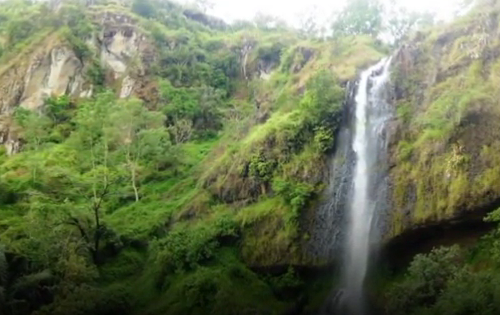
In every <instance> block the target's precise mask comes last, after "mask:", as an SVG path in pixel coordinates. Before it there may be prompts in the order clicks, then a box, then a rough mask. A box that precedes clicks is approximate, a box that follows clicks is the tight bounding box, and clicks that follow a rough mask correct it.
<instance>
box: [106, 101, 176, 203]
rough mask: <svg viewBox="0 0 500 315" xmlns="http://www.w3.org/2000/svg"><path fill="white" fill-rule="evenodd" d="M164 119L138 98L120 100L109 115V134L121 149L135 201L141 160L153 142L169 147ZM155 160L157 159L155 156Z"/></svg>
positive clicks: (150, 148) (137, 198)
mask: <svg viewBox="0 0 500 315" xmlns="http://www.w3.org/2000/svg"><path fill="white" fill-rule="evenodd" d="M163 120H164V118H163V115H162V114H161V113H159V112H152V111H149V110H148V109H146V107H144V106H143V104H142V102H141V101H140V100H138V99H127V100H121V101H119V102H118V104H117V105H116V106H115V107H114V108H113V112H112V113H111V115H110V116H109V122H108V126H110V127H108V132H109V134H110V135H111V138H112V140H113V142H114V143H115V144H116V145H118V146H119V147H120V149H119V150H118V152H119V154H121V155H122V156H124V158H125V162H126V165H127V168H128V171H129V174H130V181H131V184H132V188H133V190H134V195H135V201H136V202H137V201H139V190H138V178H137V177H138V169H139V166H140V162H141V160H142V158H143V157H144V156H145V155H147V154H148V153H151V152H150V151H149V152H148V150H152V149H154V148H153V147H152V143H156V144H158V145H162V143H159V141H158V140H159V139H162V140H163V141H165V142H166V143H168V144H170V143H169V139H168V138H167V137H166V135H167V134H168V133H167V130H166V129H165V127H163ZM151 130H155V132H151ZM164 153H165V152H164ZM155 157H158V154H157V153H156V154H155Z"/></svg>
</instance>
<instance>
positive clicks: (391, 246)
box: [379, 198, 500, 270]
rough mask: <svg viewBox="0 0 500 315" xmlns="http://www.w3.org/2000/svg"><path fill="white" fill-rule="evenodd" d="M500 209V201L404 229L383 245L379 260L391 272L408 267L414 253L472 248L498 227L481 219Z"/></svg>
mask: <svg viewBox="0 0 500 315" xmlns="http://www.w3.org/2000/svg"><path fill="white" fill-rule="evenodd" d="M499 207H500V198H499V199H496V200H495V201H494V202H492V203H490V204H488V205H486V206H484V207H480V208H477V209H475V210H471V211H467V212H465V211H464V212H461V213H459V214H458V215H456V216H455V217H453V218H451V219H448V220H445V221H440V222H433V223H430V224H426V225H421V226H417V227H415V228H413V229H410V230H407V231H406V232H404V233H402V234H400V235H398V236H397V237H395V238H393V239H391V240H390V241H389V242H387V243H386V244H384V245H383V246H382V249H381V253H380V256H379V257H380V261H381V262H382V263H385V264H386V265H387V266H388V267H389V268H390V269H394V270H398V269H401V268H405V267H407V266H408V265H409V263H410V262H411V260H412V259H413V257H414V256H415V255H416V254H419V253H426V252H429V251H430V250H432V249H433V248H435V247H440V246H451V245H454V244H459V245H462V246H469V245H473V244H475V242H476V241H477V240H479V239H480V238H481V237H483V236H484V235H486V234H487V233H488V232H491V231H492V230H493V229H494V228H495V227H496V226H497V225H498V224H497V223H495V222H486V221H485V220H484V217H485V216H486V215H487V214H488V213H490V212H491V211H494V210H496V209H498V208H499Z"/></svg>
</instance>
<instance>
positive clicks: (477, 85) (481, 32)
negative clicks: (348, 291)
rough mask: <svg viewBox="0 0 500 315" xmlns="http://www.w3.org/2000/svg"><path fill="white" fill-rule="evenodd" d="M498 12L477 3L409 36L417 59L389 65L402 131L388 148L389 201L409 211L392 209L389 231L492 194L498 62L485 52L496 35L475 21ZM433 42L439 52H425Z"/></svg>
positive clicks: (483, 201) (478, 203)
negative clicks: (392, 182) (392, 225)
mask: <svg viewBox="0 0 500 315" xmlns="http://www.w3.org/2000/svg"><path fill="white" fill-rule="evenodd" d="M498 11H499V7H498V5H497V4H486V3H484V4H479V5H478V7H477V9H476V11H475V12H474V13H473V14H471V15H469V16H466V17H463V18H461V19H459V20H457V21H456V22H454V23H452V24H449V25H446V26H442V27H441V28H436V29H435V30H434V31H433V33H431V34H427V33H426V34H424V35H423V36H421V37H417V38H415V39H413V40H412V42H413V44H414V45H415V47H418V48H415V49H414V50H412V51H413V53H416V52H417V51H418V54H419V58H416V59H414V60H412V61H408V62H407V61H403V60H402V59H401V60H400V61H401V62H399V63H398V68H397V69H395V72H394V81H395V82H397V84H396V89H397V90H398V91H399V94H400V95H399V99H398V105H397V106H398V107H397V113H398V118H399V121H400V123H401V126H404V133H403V134H402V137H401V139H400V142H399V144H398V145H397V150H394V153H393V154H394V158H395V160H397V161H398V164H397V166H396V167H395V168H394V169H393V174H392V175H393V177H394V179H395V181H396V183H397V189H396V190H395V193H394V202H395V205H396V208H397V209H400V211H406V212H407V213H409V216H408V215H406V216H405V220H404V221H401V220H400V219H399V218H401V217H402V216H403V215H402V214H398V215H395V221H399V222H398V223H397V224H396V223H395V225H398V226H399V227H398V228H396V229H394V230H395V232H396V233H399V232H402V231H403V230H404V227H405V226H406V227H407V226H410V225H412V224H415V223H424V222H429V221H439V220H444V219H448V218H451V217H453V216H455V215H456V214H457V213H458V212H463V211H466V210H474V209H477V208H480V207H482V206H487V205H488V204H489V203H490V202H492V201H493V200H495V199H496V198H498V196H499V193H500V190H499V188H500V187H499V186H498V184H497V180H498V179H499V178H498V177H497V174H498V172H497V171H496V161H497V160H498V154H497V151H496V150H495V148H496V147H497V144H496V143H497V139H498V132H497V130H498V121H499V120H498V117H499V114H500V112H498V106H497V99H498V88H497V86H498V85H497V84H498V75H497V72H496V69H497V67H498V64H499V61H498V58H496V56H491V57H489V56H488V54H487V53H486V52H487V51H488V50H490V49H491V50H495V49H496V47H497V45H498V40H497V39H496V38H495V37H494V35H493V33H491V30H490V29H487V28H484V27H483V26H484V25H485V23H487V22H486V21H485V16H486V15H485V14H494V13H495V12H498ZM495 23H496V22H495ZM470 34H473V35H472V36H471V35H470ZM436 49H439V50H441V51H442V53H441V54H439V55H435V54H433V53H432V51H433V50H436ZM408 52H409V51H401V53H400V55H399V56H397V57H396V58H404V57H403V55H404V54H406V53H408ZM432 69H435V70H432ZM432 71H434V72H433V73H432V76H429V72H432ZM431 77H432V78H431ZM413 195H415V198H412V197H411V196H413Z"/></svg>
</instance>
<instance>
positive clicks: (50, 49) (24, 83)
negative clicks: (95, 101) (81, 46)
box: [0, 12, 155, 154]
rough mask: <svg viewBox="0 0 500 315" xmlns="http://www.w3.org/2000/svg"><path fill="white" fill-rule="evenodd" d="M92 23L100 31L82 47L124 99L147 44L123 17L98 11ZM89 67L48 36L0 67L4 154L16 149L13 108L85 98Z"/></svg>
mask: <svg viewBox="0 0 500 315" xmlns="http://www.w3.org/2000/svg"><path fill="white" fill-rule="evenodd" d="M95 22H96V23H99V24H100V25H101V27H102V29H103V31H102V33H101V35H94V36H92V37H91V38H89V39H88V40H87V41H86V44H87V46H88V47H89V48H90V50H91V51H93V52H94V53H95V54H96V56H97V57H99V58H100V61H101V66H102V67H103V68H104V69H106V71H107V72H108V73H111V76H110V77H112V79H111V80H121V83H122V84H121V87H120V88H119V90H118V93H119V94H118V95H119V96H120V97H122V98H125V97H130V96H131V95H132V94H133V92H134V88H135V87H136V85H137V83H138V79H137V78H138V77H140V76H143V75H144V74H145V71H146V69H147V66H148V65H149V63H151V62H152V61H154V55H155V53H154V50H153V49H152V48H151V47H152V45H150V43H149V42H148V40H147V38H146V36H145V35H144V34H142V33H140V31H138V29H137V28H136V27H135V26H134V23H135V21H134V20H133V18H131V17H129V16H126V15H123V14H117V13H111V12H104V13H103V14H101V15H99V16H98V18H97V20H96V21H95ZM90 66H91V65H90V64H87V63H86V62H84V61H82V60H80V59H79V58H78V56H77V54H76V53H75V52H74V51H73V50H72V48H71V47H70V46H69V45H68V44H67V43H66V42H65V41H64V40H63V39H61V38H59V37H57V36H56V35H54V34H52V35H49V36H48V37H47V38H46V39H45V40H44V41H42V42H41V43H40V44H39V45H38V46H37V47H35V48H34V49H33V50H31V51H27V52H26V53H23V54H22V55H20V56H18V57H16V58H15V59H13V60H11V62H10V63H8V64H7V65H5V66H3V67H2V66H0V144H4V145H5V146H6V149H7V153H8V154H14V153H16V152H18V151H19V149H20V145H19V141H18V139H17V138H18V136H17V135H16V131H15V128H14V124H13V121H12V119H11V116H12V114H13V112H14V110H15V108H16V107H18V106H21V107H23V108H26V109H29V110H41V107H42V106H43V104H44V101H45V99H46V98H48V97H50V96H60V95H69V96H71V97H79V98H86V97H91V96H92V95H93V91H94V86H93V84H92V82H90V81H89V78H88V77H87V76H86V73H87V71H88V69H89V67H90Z"/></svg>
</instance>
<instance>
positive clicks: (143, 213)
mask: <svg viewBox="0 0 500 315" xmlns="http://www.w3.org/2000/svg"><path fill="white" fill-rule="evenodd" d="M55 4H56V3H55V2H38V1H36V2H33V3H32V2H30V1H18V0H7V1H2V2H0V64H1V66H0V79H1V80H0V81H1V82H18V83H19V84H18V85H19V87H21V86H24V85H25V83H26V82H25V81H26V80H25V79H26V78H24V77H23V75H24V73H26V72H28V70H29V71H31V70H33V69H35V68H36V67H35V66H33V65H34V64H35V63H34V60H39V58H42V57H43V56H42V57H40V56H41V55H44V56H50V58H52V57H53V56H52V55H51V54H52V52H53V50H52V49H53V48H60V47H64V48H66V49H68V50H71V51H72V52H73V53H74V56H75V57H76V58H73V59H74V60H72V62H75V63H78V69H79V70H78V71H80V70H81V71H80V72H79V73H78V74H79V75H78V76H75V78H71V80H72V82H71V83H74V82H73V80H74V81H75V82H77V81H78V84H80V83H81V86H78V87H77V90H78V91H76V92H74V91H69V89H68V90H67V91H65V92H64V91H61V92H60V93H59V94H63V95H47V97H45V99H44V102H43V103H44V104H43V105H42V106H41V107H39V108H35V109H33V108H32V109H26V108H24V107H22V106H19V105H20V104H18V103H16V102H19V101H22V100H21V98H22V94H23V93H24V92H23V90H19V91H18V90H16V89H17V87H10V86H8V87H6V88H5V89H4V88H3V87H4V86H2V95H0V99H2V101H3V98H4V97H6V96H4V95H3V93H4V92H5V93H6V94H8V97H9V98H10V97H11V96H12V97H11V98H12V99H13V100H14V103H15V104H14V103H13V104H10V103H9V102H11V101H10V100H9V102H6V103H3V102H2V104H3V105H2V106H4V107H5V108H3V107H2V108H3V109H5V112H2V117H1V118H2V124H1V125H2V128H6V129H5V130H4V129H2V137H3V138H5V140H9V141H10V142H9V145H12V144H15V145H14V146H13V147H15V148H19V150H17V151H18V152H14V153H15V154H10V153H11V152H7V150H5V149H2V150H1V152H0V313H1V314H6V315H28V314H37V315H45V314H47V315H48V314H56V315H57V314H60V315H66V314H81V315H87V314H88V315H90V314H92V315H108V314H124V315H135V314H137V315H139V314H140V315H159V314H172V315H176V314H228V315H230V314H290V313H308V314H309V313H316V312H317V311H318V310H319V309H320V308H321V307H322V302H323V301H324V300H325V298H326V296H327V295H328V294H330V293H331V292H330V291H331V289H332V284H333V283H334V279H330V277H325V275H324V273H321V272H320V271H318V270H321V269H322V268H325V267H329V266H326V265H324V264H326V262H318V261H317V259H315V258H316V257H312V253H310V252H309V251H308V248H307V243H308V239H309V235H310V234H309V232H310V231H308V230H307V228H308V222H309V221H310V219H311V218H310V216H311V213H312V211H310V209H311V208H313V207H314V205H315V204H317V202H318V201H319V196H320V194H321V192H322V191H323V190H324V188H325V186H326V185H327V183H328V178H326V176H327V174H326V173H327V172H325V170H326V169H327V168H328V158H329V157H330V156H331V155H332V154H335V145H336V136H337V131H338V129H339V127H340V125H341V123H342V121H341V119H342V113H343V108H342V107H343V104H344V98H345V95H346V93H345V92H346V91H345V86H346V82H347V81H349V80H353V79H354V78H355V77H356V75H357V73H358V72H359V70H360V69H362V68H364V67H366V66H367V65H369V64H372V63H374V62H375V61H377V60H378V59H380V58H381V57H382V56H383V55H386V54H388V52H389V48H388V46H387V45H385V44H383V43H382V42H380V41H379V40H377V36H379V35H380V34H382V33H383V32H390V33H391V34H392V35H391V36H393V39H394V42H395V43H399V42H400V41H402V40H404V39H405V38H406V36H407V35H408V32H409V31H410V30H413V29H415V28H416V27H419V26H422V25H425V24H432V23H431V22H430V21H429V19H428V20H426V19H424V17H423V16H419V15H415V16H413V15H412V16H407V14H408V13H405V12H403V13H401V12H402V11H398V10H396V8H394V12H392V13H391V17H392V18H393V19H392V20H391V21H386V20H387V19H383V17H382V16H383V14H386V13H387V12H386V11H387V8H383V7H382V6H381V5H380V3H379V2H377V1H374V0H370V1H368V0H353V1H351V2H350V3H349V5H348V6H347V7H346V8H345V10H344V11H342V13H341V14H339V15H338V16H336V17H335V19H334V21H333V23H332V24H333V26H332V28H333V36H332V37H331V38H328V37H326V36H321V37H320V36H318V32H319V30H318V28H317V25H313V24H311V23H312V22H311V21H312V20H311V19H309V20H308V21H309V22H307V23H305V27H306V28H307V29H303V30H294V29H292V28H290V27H288V26H287V25H286V23H283V22H282V21H280V20H279V19H277V18H273V17H269V16H264V15H260V16H258V17H256V19H255V20H254V21H248V22H237V23H234V24H232V25H228V24H226V23H225V22H223V21H221V20H219V19H216V18H214V17H211V16H208V15H206V14H205V13H204V12H205V10H206V9H207V7H208V5H209V3H208V2H207V1H202V0H200V1H197V6H182V5H180V4H176V3H174V2H170V1H167V0H161V1H160V0H148V1H143V0H141V1H139V0H134V1H119V2H116V1H101V0H99V1H90V2H89V1H77V0H68V1H64V2H63V3H62V4H61V6H60V7H59V8H58V9H55V8H53V7H52V6H54V5H55ZM495 10H496V7H495ZM478 12H479V13H477V15H474V16H475V17H476V18H474V17H472V18H471V17H467V18H463V19H461V20H460V21H458V22H457V23H454V24H451V25H449V26H442V27H440V28H435V29H433V31H432V33H420V34H418V35H416V37H415V38H414V39H412V42H413V43H417V44H418V45H417V44H415V45H414V46H416V47H418V49H419V50H418V53H415V54H414V55H412V56H416V57H413V58H410V59H404V58H403V57H401V56H399V57H401V58H398V56H396V57H395V58H394V64H395V65H397V69H396V71H395V73H394V80H393V82H394V83H395V91H396V94H398V95H397V98H398V99H397V119H398V122H399V123H400V127H401V128H399V130H400V135H399V136H400V138H398V140H400V141H399V142H398V143H397V145H395V146H394V151H393V154H394V156H393V160H394V161H395V162H396V164H395V166H394V167H393V168H392V172H393V173H392V174H391V175H392V176H393V179H394V184H395V185H394V187H395V188H394V203H395V206H396V210H395V211H394V220H393V221H394V223H393V224H392V225H391V228H392V233H393V234H394V235H397V234H399V233H402V232H404V230H405V229H406V228H407V227H409V226H412V225H413V224H415V223H424V222H427V221H429V220H440V219H445V218H449V217H452V216H453V215H454V214H456V213H457V210H458V209H460V210H463V209H472V208H473V207H479V206H483V205H489V204H490V203H491V202H493V201H495V200H496V199H497V198H498V196H500V185H499V183H500V169H499V168H500V166H499V165H500V158H499V155H498V154H497V152H498V150H499V149H500V142H499V141H498V134H497V132H496V130H500V129H499V128H498V127H499V126H498V121H500V120H499V119H498V118H500V117H497V116H499V115H500V112H499V111H498V106H496V100H497V99H498V96H500V95H499V93H498V88H497V87H498V85H499V84H500V76H499V75H498V73H499V71H498V70H499V67H500V62H499V61H498V60H497V57H496V56H497V55H496V54H488V56H491V57H484V58H483V55H481V54H482V53H483V52H484V51H490V50H491V51H494V50H495V48H496V47H497V45H498V44H499V43H498V39H497V38H496V37H495V36H494V34H495V32H494V29H495V28H492V27H491V26H489V24H488V25H485V24H484V23H483V22H482V21H484V12H483V13H481V12H482V11H481V10H480V9H478ZM495 12H496V11H495ZM387 14H389V13H387ZM366 21H369V23H367V22H366ZM478 21H481V23H478ZM488 21H490V20H488ZM495 23H496V22H495ZM386 24H388V25H386ZM497 24H498V23H497ZM471 29H473V30H474V31H477V34H476V35H477V36H469V32H471ZM447 34H452V36H451V35H450V36H445V35H447ZM323 35H325V34H323ZM116 38H119V39H120V40H117V43H116V42H113V40H114V39H116ZM131 39H132V40H131ZM122 41H123V42H122ZM110 43H111V44H116V45H118V46H120V45H123V46H128V45H130V46H134V47H125V48H123V47H122V48H123V50H124V51H123V54H121V53H120V54H118V55H119V56H111V57H109V56H108V57H109V58H117V59H120V60H119V61H118V62H117V63H120V65H121V63H123V64H124V67H125V68H126V69H125V70H124V71H116V69H114V68H113V67H112V66H111V65H110V64H107V63H106V62H103V59H105V58H103V55H106V54H108V53H109V55H111V54H112V51H111V50H112V49H109V51H107V52H103V51H102V50H103V49H104V48H103V47H105V46H106V45H108V44H110ZM111 46H113V45H111ZM412 47H413V46H412ZM478 47H479V48H478ZM107 48H110V47H106V49H107ZM111 48H116V47H111ZM120 49H121V48H120ZM438 52H439V53H438ZM37 58H38V59H37ZM43 58H45V57H43ZM43 58H42V59H43ZM408 60H410V61H411V62H410V61H408ZM122 61H123V62H122ZM405 62H407V63H409V64H407V63H405ZM435 69H438V70H435ZM434 70H435V71H437V72H436V74H435V76H434V77H433V78H432V82H428V81H427V80H428V77H429V76H430V75H429V73H433V72H432V71H434ZM38 75H39V74H36V76H38ZM80 80H81V81H82V82H79V81H80ZM131 81H133V89H132V92H131V95H132V96H131V97H126V98H120V97H118V95H120V94H121V92H122V91H123V89H124V88H126V87H127V84H128V83H130V82H131ZM0 84H4V83H0ZM78 84H75V86H76V85H78ZM83 92H85V93H83ZM11 94H12V95H11ZM17 94H21V95H17ZM66 94H67V95H66ZM125 94H126V93H125ZM122 96H123V95H122ZM23 106H24V104H23ZM7 107H8V108H7ZM477 117H479V118H477ZM3 138H2V139H3ZM479 138H480V139H481V141H478V139H479ZM9 148H10V147H9ZM14 151H16V150H14ZM8 153H9V154H8ZM471 183H472V184H471ZM413 195H415V198H413V199H412V196H413ZM409 200H411V201H409ZM408 214H409V215H408ZM494 216H495V215H494ZM496 236H497V235H496V234H494V236H491V237H490V239H488V240H486V241H485V242H490V243H489V244H493V245H492V246H493V248H494V249H493V251H494V252H492V255H491V257H492V258H491V260H488V261H487V267H488V268H486V269H485V270H476V269H475V267H476V266H477V262H470V261H467V259H466V257H465V256H464V255H465V254H467V253H466V252H464V251H462V250H459V249H457V248H452V249H439V250H436V251H434V252H432V253H430V254H429V255H426V256H425V255H424V256H418V257H416V258H415V261H414V262H413V264H412V265H411V267H410V269H409V270H408V273H407V274H406V275H403V276H400V277H399V278H395V279H392V278H391V279H388V280H387V283H386V285H387V295H386V296H383V297H382V298H383V299H382V298H381V301H384V302H386V303H385V304H384V307H385V308H386V309H387V311H388V313H390V314H399V313H401V314H403V313H405V314H406V313H408V314H412V313H414V314H417V313H418V314H420V313H419V312H424V311H425V312H429V314H434V313H436V314H438V313H445V312H446V311H445V310H453V312H451V313H452V314H463V312H464V310H477V311H478V314H490V313H491V312H492V310H493V311H495V309H493V308H491V307H489V306H488V305H490V304H492V303H493V304H494V303H495V301H496V300H495V298H496V295H495V294H494V293H493V292H494V288H496V284H497V281H498V279H497V277H495V276H492V273H493V271H492V270H495V267H494V265H495V264H496V259H497V256H499V254H498V253H497V251H498V250H497V247H498V246H497V245H498V244H496V241H495V237H496ZM481 244H483V243H481ZM464 253H465V254H464ZM481 253H482V254H481V255H485V254H484V253H485V251H484V249H481ZM464 257H465V258H464ZM481 257H482V256H481ZM475 258H477V257H475ZM481 259H482V258H481ZM481 263H484V261H483V260H481ZM332 278H335V275H334V274H332ZM468 287H470V288H474V290H473V293H474V295H471V298H470V299H465V298H464V299H460V300H457V299H456V298H455V297H456V296H458V295H459V293H458V292H463V290H465V289H464V288H468ZM384 292H385V291H384ZM475 299H477V300H478V301H479V302H477V303H476V304H474V301H475ZM468 303H469V304H468ZM495 307H496V306H495ZM455 310H456V311H455ZM461 312H462V313H461ZM488 312H490V313H488Z"/></svg>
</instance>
